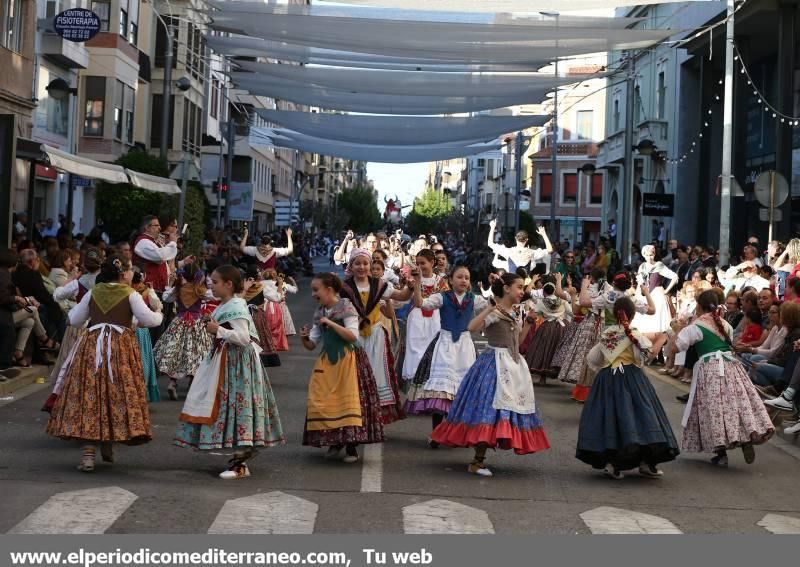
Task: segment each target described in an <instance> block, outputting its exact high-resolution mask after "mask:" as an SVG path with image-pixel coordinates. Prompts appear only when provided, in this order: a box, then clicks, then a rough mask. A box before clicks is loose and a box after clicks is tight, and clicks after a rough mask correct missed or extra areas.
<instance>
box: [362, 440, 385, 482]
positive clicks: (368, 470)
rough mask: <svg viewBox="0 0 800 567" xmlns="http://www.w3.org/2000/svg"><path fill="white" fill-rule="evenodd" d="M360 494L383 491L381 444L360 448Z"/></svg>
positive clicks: (371, 444)
mask: <svg viewBox="0 0 800 567" xmlns="http://www.w3.org/2000/svg"><path fill="white" fill-rule="evenodd" d="M361 452H362V453H363V454H362V455H361V459H362V464H361V492H381V491H382V489H383V443H370V444H369V445H362V446H361Z"/></svg>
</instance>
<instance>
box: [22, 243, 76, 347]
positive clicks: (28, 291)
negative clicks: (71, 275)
mask: <svg viewBox="0 0 800 567" xmlns="http://www.w3.org/2000/svg"><path fill="white" fill-rule="evenodd" d="M39 262H40V260H39V255H38V254H37V253H36V251H35V250H23V251H22V252H20V255H19V265H18V266H17V269H16V270H15V271H14V275H13V276H12V281H13V282H14V285H16V286H17V289H19V292H20V294H21V295H23V296H25V297H33V298H34V299H36V301H38V302H39V304H40V307H39V318H40V319H41V320H42V325H44V327H45V329H47V334H48V335H49V336H50V337H55V338H57V340H59V341H60V340H61V338H62V337H63V336H64V330H65V328H66V320H65V318H64V312H63V311H61V307H60V306H59V305H58V303H56V301H55V299H53V296H52V295H50V292H48V291H47V288H46V287H44V282H43V281H42V275H41V273H39Z"/></svg>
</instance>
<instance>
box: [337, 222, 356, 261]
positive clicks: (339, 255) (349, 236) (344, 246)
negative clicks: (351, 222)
mask: <svg viewBox="0 0 800 567" xmlns="http://www.w3.org/2000/svg"><path fill="white" fill-rule="evenodd" d="M352 239H353V231H352V230H348V231H347V235H346V236H345V237H344V239H343V240H342V243H341V244H340V245H339V248H337V249H336V252H334V253H333V261H334V262H335V263H337V264H344V255H345V252H346V251H347V245H348V244H349V243H350V240H352Z"/></svg>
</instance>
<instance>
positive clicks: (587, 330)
mask: <svg viewBox="0 0 800 567" xmlns="http://www.w3.org/2000/svg"><path fill="white" fill-rule="evenodd" d="M601 329H602V325H601V320H600V317H599V316H598V315H596V314H595V315H587V316H586V318H584V320H583V321H581V323H580V324H579V325H578V327H577V328H576V329H575V335H573V336H572V338H571V340H570V342H569V343H568V344H567V352H566V353H565V356H564V362H563V365H562V366H561V370H560V371H559V372H558V379H559V380H561V381H562V382H566V383H567V384H577V383H579V382H584V384H582V385H583V386H587V387H591V380H592V379H593V378H594V374H593V373H591V372H587V366H586V355H587V354H589V351H590V350H592V347H593V346H594V345H596V344H597V341H598V340H599V338H600V331H601ZM561 342H562V344H564V342H565V339H564V338H562V340H561ZM587 381H588V385H587V384H586V383H585V382H587Z"/></svg>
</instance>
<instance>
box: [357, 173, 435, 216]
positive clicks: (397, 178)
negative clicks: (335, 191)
mask: <svg viewBox="0 0 800 567" xmlns="http://www.w3.org/2000/svg"><path fill="white" fill-rule="evenodd" d="M427 174H428V164H427V163H403V164H396V163H374V162H370V163H368V164H367V177H368V178H369V179H372V180H373V181H374V182H375V188H376V189H377V190H378V208H379V209H380V210H383V208H384V206H385V205H384V202H383V198H384V197H386V198H387V199H394V196H395V194H397V196H398V197H400V202H401V203H402V204H403V206H405V205H411V204H412V203H413V202H414V197H417V196H418V195H419V194H420V193H422V191H423V189H425V177H426V176H427ZM409 210H410V209H406V210H405V211H404V212H405V213H407V212H408V211H409Z"/></svg>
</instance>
